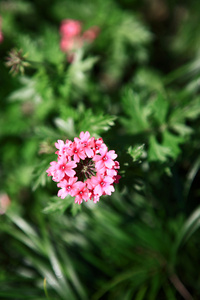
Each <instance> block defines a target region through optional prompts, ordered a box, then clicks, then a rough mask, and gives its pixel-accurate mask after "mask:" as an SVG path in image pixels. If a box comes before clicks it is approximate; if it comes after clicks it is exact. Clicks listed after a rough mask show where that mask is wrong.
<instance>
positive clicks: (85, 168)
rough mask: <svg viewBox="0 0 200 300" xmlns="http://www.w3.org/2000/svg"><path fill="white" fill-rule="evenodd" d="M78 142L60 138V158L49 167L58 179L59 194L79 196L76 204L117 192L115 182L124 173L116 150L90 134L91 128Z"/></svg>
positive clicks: (59, 195)
mask: <svg viewBox="0 0 200 300" xmlns="http://www.w3.org/2000/svg"><path fill="white" fill-rule="evenodd" d="M79 137H80V138H77V137H75V138H74V141H73V142H72V141H69V140H66V142H65V143H64V142H63V141H62V140H58V141H57V142H56V143H55V146H56V148H57V149H58V150H57V151H56V152H55V153H56V154H57V155H58V159H57V161H52V162H51V163H50V167H49V168H48V169H47V174H48V176H52V179H53V180H54V181H56V182H58V184H57V186H58V187H60V188H61V189H60V190H59V191H58V197H61V198H62V199H64V198H65V197H66V196H67V195H70V196H72V197H75V203H78V204H81V203H82V202H83V200H84V201H85V202H87V201H88V200H93V202H94V203H97V202H98V201H99V199H100V197H101V196H102V195H111V194H112V192H114V190H115V189H114V185H113V184H114V183H118V181H119V178H120V175H118V170H119V168H120V166H119V162H118V161H116V160H115V159H116V157H117V154H116V153H115V151H114V150H110V151H108V148H107V146H106V145H105V144H104V142H103V139H102V138H100V139H95V138H94V137H90V133H89V132H88V131H86V132H81V133H80V136H79Z"/></svg>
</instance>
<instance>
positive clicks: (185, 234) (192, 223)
mask: <svg viewBox="0 0 200 300" xmlns="http://www.w3.org/2000/svg"><path fill="white" fill-rule="evenodd" d="M199 228H200V206H199V207H197V208H196V209H195V211H194V212H193V213H192V214H191V216H190V217H189V218H188V219H187V221H186V222H185V224H184V225H183V227H182V229H181V230H180V232H179V235H178V241H177V247H180V246H181V245H184V244H185V243H186V242H187V241H188V239H189V238H190V237H191V236H192V235H193V234H194V233H195V231H197V230H198V229H199Z"/></svg>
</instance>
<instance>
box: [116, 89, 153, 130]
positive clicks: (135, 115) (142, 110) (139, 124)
mask: <svg viewBox="0 0 200 300" xmlns="http://www.w3.org/2000/svg"><path fill="white" fill-rule="evenodd" d="M122 105H123V109H124V111H125V113H126V114H127V115H128V116H129V118H128V119H125V118H121V121H122V123H123V124H124V125H125V126H126V127H127V131H128V132H130V133H139V132H142V131H145V130H148V128H149V124H148V121H147V116H148V115H149V113H150V111H149V108H147V107H145V106H143V105H142V103H141V99H140V98H139V95H137V94H136V93H133V92H132V91H131V90H128V91H126V92H125V93H124V96H123V98H122Z"/></svg>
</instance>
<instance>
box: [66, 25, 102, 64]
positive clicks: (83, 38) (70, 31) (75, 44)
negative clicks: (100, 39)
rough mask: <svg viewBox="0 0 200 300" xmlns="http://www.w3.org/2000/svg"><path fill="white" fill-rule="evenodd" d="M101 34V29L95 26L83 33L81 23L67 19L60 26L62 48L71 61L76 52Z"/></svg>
mask: <svg viewBox="0 0 200 300" xmlns="http://www.w3.org/2000/svg"><path fill="white" fill-rule="evenodd" d="M98 34H99V28H98V27H97V26H93V27H91V28H89V29H88V30H86V31H85V32H83V33H82V24H81V22H79V21H76V20H71V19H66V20H63V21H62V22H61V25H60V35H61V41H60V48H61V50H62V51H63V52H65V53H67V57H68V60H69V61H72V60H73V55H74V51H75V50H77V49H79V48H81V47H82V46H83V45H84V43H91V42H92V41H94V40H95V39H96V37H97V36H98Z"/></svg>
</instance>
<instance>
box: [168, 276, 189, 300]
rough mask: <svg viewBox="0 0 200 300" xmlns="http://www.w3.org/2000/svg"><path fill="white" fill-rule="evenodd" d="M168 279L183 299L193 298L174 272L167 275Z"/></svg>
mask: <svg viewBox="0 0 200 300" xmlns="http://www.w3.org/2000/svg"><path fill="white" fill-rule="evenodd" d="M169 280H170V281H171V283H172V284H173V286H174V287H175V289H176V290H177V291H178V292H179V294H180V295H181V296H182V297H183V298H184V299H185V300H193V299H194V298H193V297H192V295H191V294H190V293H189V292H188V290H187V289H186V287H185V286H184V284H183V283H182V282H181V280H180V279H179V278H178V276H177V275H176V274H172V275H171V276H170V277H169Z"/></svg>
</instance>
